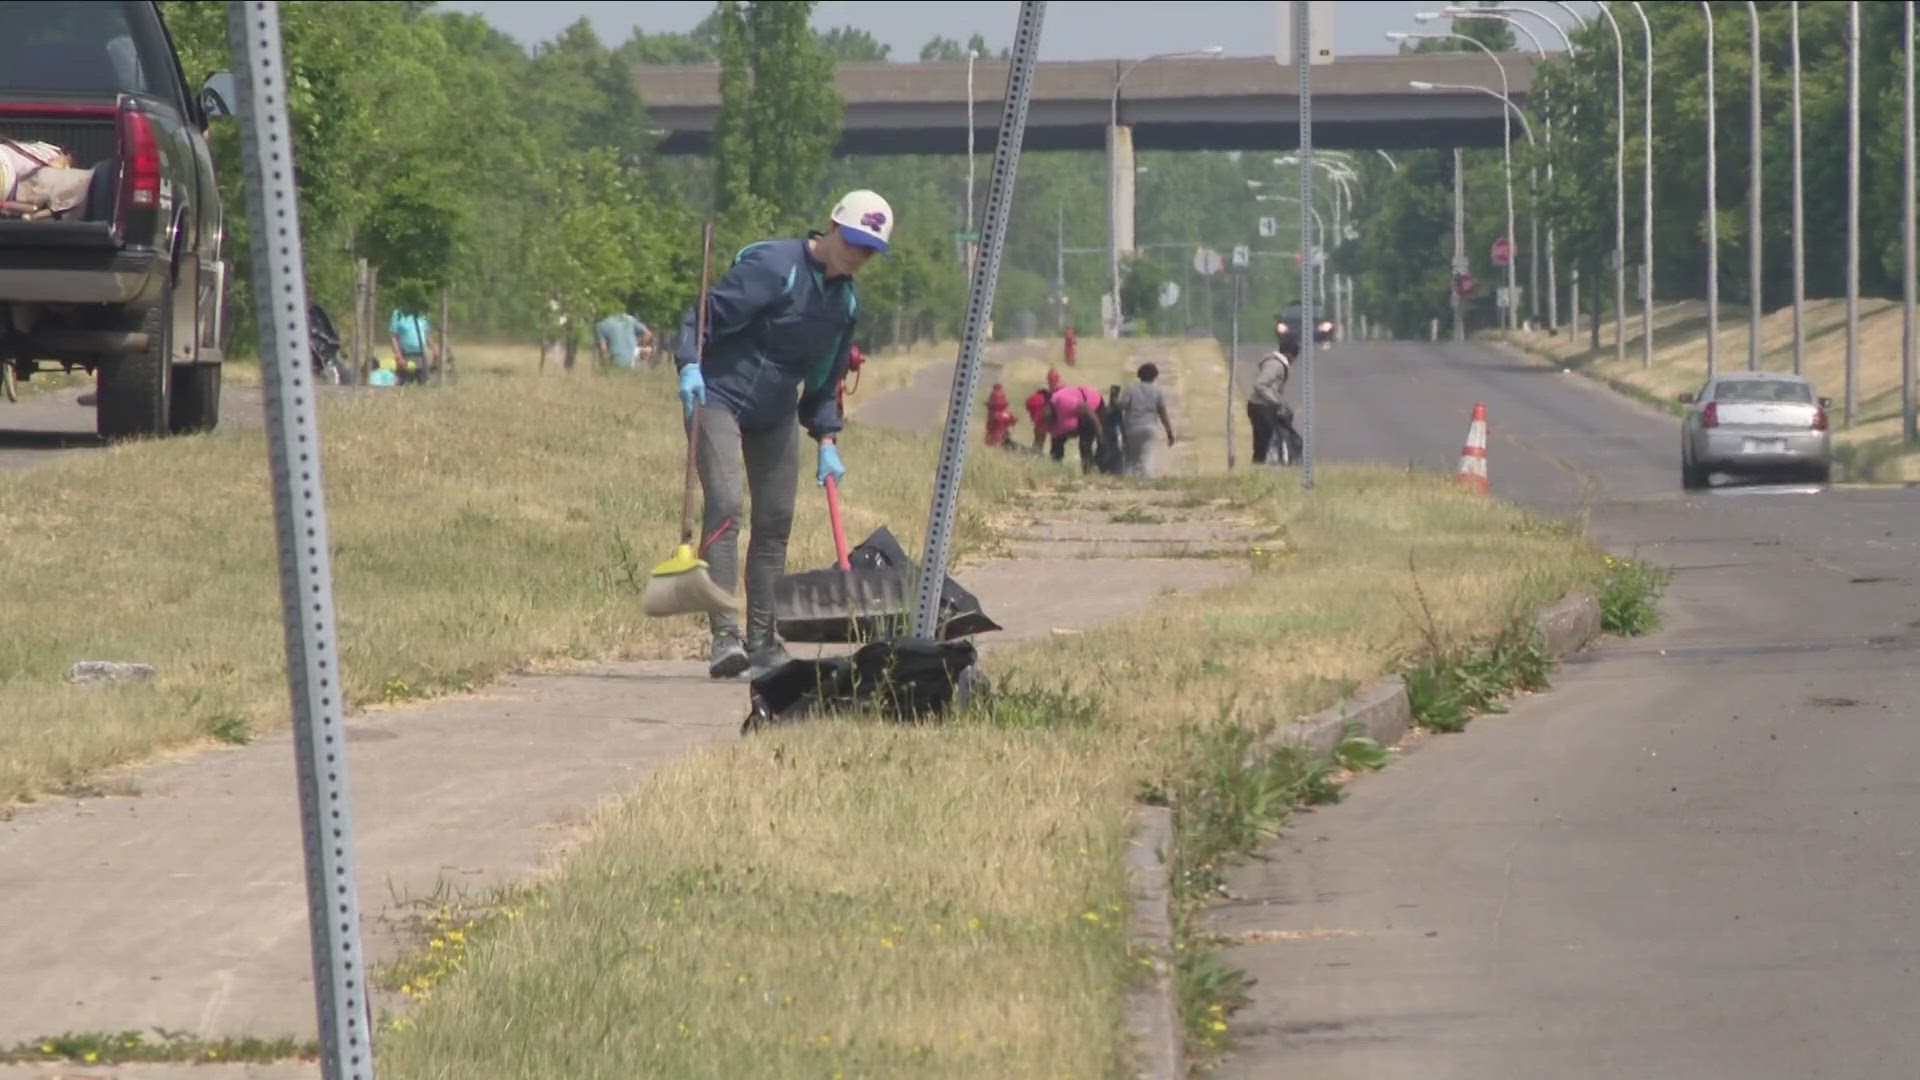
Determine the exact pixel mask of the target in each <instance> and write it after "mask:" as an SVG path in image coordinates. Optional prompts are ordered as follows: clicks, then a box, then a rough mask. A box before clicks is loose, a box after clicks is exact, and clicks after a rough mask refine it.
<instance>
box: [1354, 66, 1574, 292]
mask: <svg viewBox="0 0 1920 1080" xmlns="http://www.w3.org/2000/svg"><path fill="white" fill-rule="evenodd" d="M1386 37H1387V40H1388V41H1392V42H1404V41H1418V40H1424V41H1446V40H1457V41H1464V42H1466V43H1468V44H1470V45H1472V46H1473V47H1474V48H1476V49H1479V50H1480V51H1481V52H1483V53H1486V54H1487V59H1489V60H1491V61H1493V66H1494V69H1495V70H1496V71H1498V72H1499V73H1500V93H1499V94H1497V95H1495V96H1497V97H1498V98H1499V99H1500V100H1501V101H1503V102H1506V103H1507V104H1508V105H1512V104H1513V102H1512V101H1511V100H1510V99H1509V97H1508V95H1509V94H1510V93H1511V90H1510V88H1509V86H1508V83H1507V66H1506V65H1505V64H1503V63H1501V62H1500V57H1499V56H1498V55H1496V54H1495V53H1494V51H1493V50H1492V49H1489V48H1487V47H1486V45H1485V44H1483V43H1482V42H1480V41H1479V40H1478V39H1476V38H1471V37H1468V36H1467V35H1465V34H1409V33H1405V32H1402V31H1398V30H1389V31H1387V35H1386ZM1410 85H1412V86H1413V88H1414V89H1416V90H1430V89H1433V86H1434V84H1431V83H1420V82H1414V83H1411V84H1410ZM1452 89H1470V90H1480V89H1484V88H1483V87H1478V86H1474V87H1453V88H1452ZM1487 93H1490V94H1491V93H1493V91H1491V90H1488V91H1487ZM1522 119H1523V120H1524V117H1523V118H1522ZM1500 121H1501V122H1500V134H1501V146H1502V151H1501V153H1502V154H1503V156H1504V160H1505V162H1506V165H1505V168H1506V176H1507V329H1509V330H1514V329H1518V328H1519V325H1520V305H1519V304H1517V303H1515V302H1514V294H1515V293H1518V292H1519V291H1520V277H1519V274H1520V269H1519V264H1518V260H1516V259H1514V257H1513V245H1514V243H1515V241H1516V240H1517V239H1518V237H1516V236H1515V235H1514V225H1513V121H1512V120H1511V119H1509V118H1508V116H1507V114H1506V110H1504V109H1502V110H1501V113H1500ZM1529 141H1531V139H1529ZM1535 210H1537V208H1535Z"/></svg>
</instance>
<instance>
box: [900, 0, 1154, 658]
mask: <svg viewBox="0 0 1920 1080" xmlns="http://www.w3.org/2000/svg"><path fill="white" fill-rule="evenodd" d="M1046 12H1047V5H1046V3H1045V2H1044V0H1024V2H1023V3H1021V5H1020V19H1019V22H1018V23H1017V24H1016V26H1015V29H1014V33H1013V50H1012V59H1011V61H1010V62H1009V63H1008V65H1007V96H1006V107H1005V110H1004V112H1003V113H1002V114H1001V118H1000V145H999V146H998V147H996V148H995V149H994V154H993V175H992V176H991V177H989V178H988V181H987V212H986V221H985V227H984V231H983V234H982V237H981V240H982V241H983V247H984V248H985V250H984V251H983V252H982V254H983V255H984V256H985V257H984V258H980V259H976V260H975V261H974V264H973V282H972V287H971V288H970V289H969V290H968V294H967V319H966V323H965V326H964V328H963V329H962V331H961V334H960V358H959V361H958V362H957V363H956V364H954V367H953V393H952V395H951V396H950V397H949V398H948V399H947V429H946V433H945V434H944V435H943V436H942V437H941V440H940V464H939V467H938V470H937V471H936V472H935V473H934V478H933V507H932V509H931V510H930V511H929V512H928V514H927V543H926V548H925V549H924V551H923V552H922V553H921V557H920V583H919V597H918V600H919V604H918V608H917V610H916V611H915V612H914V619H913V635H914V636H915V637H918V638H927V639H932V638H937V637H939V636H940V633H939V631H940V595H941V593H942V591H943V590H944V587H945V585H946V581H947V559H948V556H949V555H951V554H952V550H953V518H954V514H955V512H956V511H957V510H958V509H959V504H960V480H961V477H962V476H963V475H964V473H965V470H966V464H967V427H968V422H969V421H970V420H972V418H973V395H974V391H975V389H976V388H977V387H978V385H979V382H980V348H981V343H982V339H983V338H984V336H985V334H986V329H987V324H988V322H989V321H990V320H991V319H992V318H993V293H994V289H995V288H996V287H997V286H998V285H999V281H1000V252H1001V249H1002V248H1004V247H1005V246H1006V238H1007V215H1008V212H1009V211H1010V210H1011V209H1012V208H1013V182H1014V174H1015V172H1017V171H1018V169H1019V165H1020V144H1021V142H1022V141H1023V140H1024V139H1025V138H1026V131H1027V102H1028V100H1029V99H1030V98H1031V97H1032V96H1033V72H1034V66H1035V62H1036V60H1037V59H1038V56H1039V52H1040V23H1041V21H1042V19H1043V17H1044V16H1045V15H1046ZM1117 299H1118V298H1117V297H1116V302H1117Z"/></svg>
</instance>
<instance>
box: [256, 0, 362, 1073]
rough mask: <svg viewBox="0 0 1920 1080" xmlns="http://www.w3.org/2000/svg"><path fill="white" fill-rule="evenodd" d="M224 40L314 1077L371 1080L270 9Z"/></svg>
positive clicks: (291, 196) (328, 576)
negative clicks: (271, 535)
mask: <svg viewBox="0 0 1920 1080" xmlns="http://www.w3.org/2000/svg"><path fill="white" fill-rule="evenodd" d="M227 41H228V43H229V45H231V47H232V49H233V59H234V65H235V72H234V77H235V82H236V85H237V86H238V88H239V98H240V101H239V109H238V112H239V119H240V137H241V160H242V161H243V162H244V166H245V170H246V187H247V223H248V225H249V226H251V229H252V238H251V239H252V252H253V291H254V296H255V297H256V298H257V305H258V311H259V321H260V369H261V373H262V375H263V376H264V380H265V382H266V397H267V453H268V457H269V461H270V464H271V471H272V476H273V506H274V515H273V517H274V526H275V531H276V533H277V534H278V536H279V541H280V599H281V603H282V605H283V607H284V609H285V613H286V635H287V685H288V689H289V690H290V691H291V695H292V699H293V752H294V762H295V765H296V771H297V773H298V776H299V783H300V832H301V839H302V841H303V842H304V847H305V851H306V868H307V905H308V907H307V917H308V922H309V925H310V927H311V930H312V933H313V984H314V998H315V1005H316V1007H317V1009H318V1012H319V1020H320V1025H319V1027H320V1068H321V1073H322V1075H323V1076H325V1077H326V1080H373V1038H372V1036H373V1033H372V1031H371V1029H370V1026H369V1016H370V1009H369V1007H368V1003H367V964H366V959H365V955H364V954H363V953H362V951H361V948H360V903H359V888H358V883H357V882H356V881H355V878H354V869H353V867H354V858H353V815H352V814H351V813H350V812H349V808H348V787H347V737H346V735H347V733H346V730H345V728H344V726H343V725H342V723H341V696H340V691H341V677H340V661H339V649H338V648H337V647H336V646H335V642H334V612H333V572H332V567H331V565H330V560H329V558H328V551H327V509H326V500H325V496H324V490H323V488H322V487H321V481H320V431H319V427H318V425H317V423H316V422H315V410H314V401H313V395H314V380H313V368H312V363H311V361H310V360H309V358H308V355H307V283H306V274H305V269H304V268H305V262H304V261H303V257H302V252H301V245H300V211H299V202H298V196H297V194H296V192H295V189H294V181H293V177H294V166H293V138H292V132H291V129H290V128H289V126H288V123H287V99H286V93H285V88H286V70H285V66H284V64H283V63H282V59H281V48H280V11H279V7H278V5H277V4H274V3H270V2H264V0H250V2H244V3H229V4H228V5H227Z"/></svg>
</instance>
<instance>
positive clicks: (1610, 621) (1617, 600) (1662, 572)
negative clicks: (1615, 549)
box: [1599, 555, 1673, 637]
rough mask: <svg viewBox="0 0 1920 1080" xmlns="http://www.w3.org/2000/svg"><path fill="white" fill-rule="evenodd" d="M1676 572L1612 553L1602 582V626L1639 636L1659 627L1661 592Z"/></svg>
mask: <svg viewBox="0 0 1920 1080" xmlns="http://www.w3.org/2000/svg"><path fill="white" fill-rule="evenodd" d="M1671 580H1673V574H1672V572H1671V571H1669V570H1667V569H1666V568H1665V567H1659V566H1654V565H1652V564H1651V563H1644V562H1641V561H1640V560H1638V559H1627V558H1621V557H1619V556H1615V555H1609V556H1607V558H1606V573H1605V575H1604V576H1603V577H1602V578H1601V582H1600V596H1599V600H1600V628H1601V629H1602V630H1605V631H1606V632H1607V633H1609V634H1619V635H1621V636H1623V637H1638V636H1640V635H1641V634H1649V633H1652V632H1653V631H1654V630H1656V629H1658V628H1659V626H1660V595H1661V594H1662V593H1664V592H1665V591H1666V589H1667V583H1668V582H1670V581H1671Z"/></svg>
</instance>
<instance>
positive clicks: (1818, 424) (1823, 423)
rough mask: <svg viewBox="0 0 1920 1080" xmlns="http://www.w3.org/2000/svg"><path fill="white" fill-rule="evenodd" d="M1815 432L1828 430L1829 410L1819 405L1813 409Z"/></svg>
mask: <svg viewBox="0 0 1920 1080" xmlns="http://www.w3.org/2000/svg"><path fill="white" fill-rule="evenodd" d="M1813 430H1815V431H1825V430H1827V410H1825V409H1823V408H1821V407H1819V406H1818V405H1815V406H1814V407H1813Z"/></svg>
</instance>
